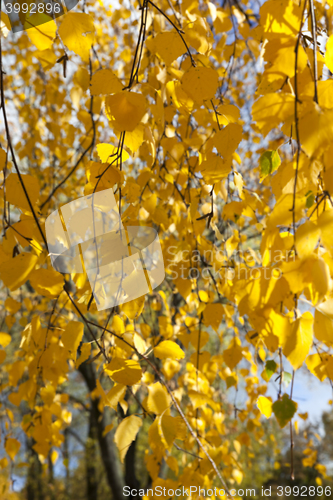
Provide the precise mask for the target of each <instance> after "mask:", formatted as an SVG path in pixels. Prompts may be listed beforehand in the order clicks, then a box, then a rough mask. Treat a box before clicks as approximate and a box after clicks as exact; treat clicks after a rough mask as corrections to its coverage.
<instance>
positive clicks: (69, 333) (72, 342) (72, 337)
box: [61, 321, 84, 361]
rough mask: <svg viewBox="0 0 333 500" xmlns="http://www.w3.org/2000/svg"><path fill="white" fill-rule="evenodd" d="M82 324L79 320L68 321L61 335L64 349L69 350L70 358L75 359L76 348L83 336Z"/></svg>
mask: <svg viewBox="0 0 333 500" xmlns="http://www.w3.org/2000/svg"><path fill="white" fill-rule="evenodd" d="M83 330H84V325H83V323H80V322H79V321H70V322H69V323H68V325H67V326H66V328H65V331H64V332H63V334H62V336H61V341H62V343H63V344H64V347H65V349H67V351H69V352H70V354H71V356H70V357H71V359H73V360H74V361H75V360H76V354H77V349H78V347H79V344H80V342H81V340H82V337H83Z"/></svg>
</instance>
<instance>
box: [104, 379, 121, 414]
mask: <svg viewBox="0 0 333 500" xmlns="http://www.w3.org/2000/svg"><path fill="white" fill-rule="evenodd" d="M125 394H126V385H122V384H115V385H114V386H113V387H112V389H110V390H109V392H108V393H107V395H106V396H105V404H106V406H110V407H111V408H113V409H114V410H115V411H116V410H117V405H118V403H119V401H121V400H122V399H123V397H124V396H125Z"/></svg>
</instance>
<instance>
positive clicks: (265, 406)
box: [257, 396, 273, 418]
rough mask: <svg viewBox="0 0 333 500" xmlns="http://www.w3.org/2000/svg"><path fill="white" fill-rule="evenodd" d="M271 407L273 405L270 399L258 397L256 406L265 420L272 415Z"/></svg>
mask: <svg viewBox="0 0 333 500" xmlns="http://www.w3.org/2000/svg"><path fill="white" fill-rule="evenodd" d="M272 405H273V403H272V401H271V399H268V398H266V397H265V396H259V398H258V401H257V406H258V408H259V410H260V413H262V415H265V417H266V418H269V417H270V416H271V415H272V413H273V410H272Z"/></svg>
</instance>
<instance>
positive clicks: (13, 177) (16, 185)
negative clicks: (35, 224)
mask: <svg viewBox="0 0 333 500" xmlns="http://www.w3.org/2000/svg"><path fill="white" fill-rule="evenodd" d="M21 178H22V181H23V184H24V187H25V189H26V191H27V193H28V196H29V198H30V201H31V203H32V205H33V206H34V205H35V203H36V201H37V200H38V196H39V184H38V180H37V178H36V177H33V176H32V175H26V174H21ZM6 199H7V201H9V203H11V204H12V205H15V206H16V207H19V208H23V209H24V210H29V211H30V210H31V209H30V206H29V204H28V201H27V197H26V195H25V194H24V191H23V188H22V186H21V183H20V180H19V176H18V174H9V176H8V177H7V179H6Z"/></svg>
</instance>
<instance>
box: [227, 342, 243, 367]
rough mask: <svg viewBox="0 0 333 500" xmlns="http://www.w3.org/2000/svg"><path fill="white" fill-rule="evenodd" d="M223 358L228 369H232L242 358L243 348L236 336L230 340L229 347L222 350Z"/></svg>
mask: <svg viewBox="0 0 333 500" xmlns="http://www.w3.org/2000/svg"><path fill="white" fill-rule="evenodd" d="M223 359H224V361H225V363H226V365H227V366H228V367H229V368H230V370H233V369H234V368H235V366H236V365H238V363H239V362H240V361H241V360H242V359H243V350H242V347H241V343H240V340H239V339H238V338H237V337H235V339H233V340H232V341H231V344H230V346H229V348H228V349H226V350H225V351H224V352H223Z"/></svg>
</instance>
